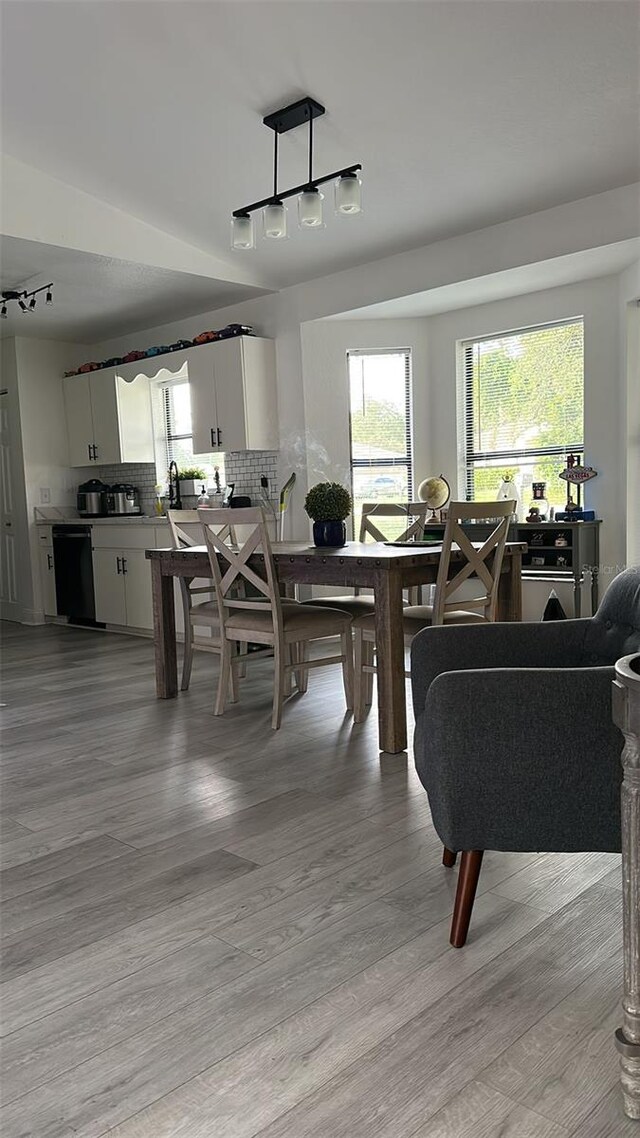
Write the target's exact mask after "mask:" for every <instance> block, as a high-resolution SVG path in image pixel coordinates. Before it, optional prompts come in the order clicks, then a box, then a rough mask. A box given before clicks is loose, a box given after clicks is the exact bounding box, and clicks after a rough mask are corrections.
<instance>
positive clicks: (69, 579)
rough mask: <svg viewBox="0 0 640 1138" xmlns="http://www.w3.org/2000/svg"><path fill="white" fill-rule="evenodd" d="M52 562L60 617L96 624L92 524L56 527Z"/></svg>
mask: <svg viewBox="0 0 640 1138" xmlns="http://www.w3.org/2000/svg"><path fill="white" fill-rule="evenodd" d="M53 563H54V567H55V575H56V601H57V604H58V616H67V617H69V620H73V621H76V622H87V623H91V624H95V619H96V602H95V596H94V592H93V560H92V557H91V526H73V525H69V526H54V527H53Z"/></svg>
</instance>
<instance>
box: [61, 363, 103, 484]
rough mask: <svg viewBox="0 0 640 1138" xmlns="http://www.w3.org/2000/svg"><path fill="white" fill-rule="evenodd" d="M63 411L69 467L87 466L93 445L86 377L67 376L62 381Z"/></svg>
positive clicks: (91, 455) (91, 457)
mask: <svg viewBox="0 0 640 1138" xmlns="http://www.w3.org/2000/svg"><path fill="white" fill-rule="evenodd" d="M63 384H64V410H65V415H66V419H67V435H68V438H69V465H70V466H89V464H90V463H91V462H93V450H92V449H91V448H92V447H93V445H94V441H95V440H94V437H93V416H92V414H91V392H90V387H89V376H88V375H68V376H67V377H66V378H65V379H64V380H63Z"/></svg>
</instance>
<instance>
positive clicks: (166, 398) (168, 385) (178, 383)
mask: <svg viewBox="0 0 640 1138" xmlns="http://www.w3.org/2000/svg"><path fill="white" fill-rule="evenodd" d="M183 385H186V386H187V387H188V386H189V380H188V378H187V379H182V378H180V379H171V380H168V381H167V382H164V383H161V384H160V392H161V398H162V427H163V439H164V445H165V452H166V456H167V467H169V466H170V464H171V463H172V462H173V461H174V456H173V454H172V445H171V444H172V443H179V442H183V441H184V440H185V439H190V440H191V450H192V452H193V423H192V424H191V432H190V433H189V434H182V435H179V434H176V433H175V432H174V431H172V429H171V428H172V425H173V420H174V419H175V409H174V405H173V390H174V388H176V387H182V386H183Z"/></svg>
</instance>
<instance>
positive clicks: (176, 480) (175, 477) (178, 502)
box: [169, 459, 182, 510]
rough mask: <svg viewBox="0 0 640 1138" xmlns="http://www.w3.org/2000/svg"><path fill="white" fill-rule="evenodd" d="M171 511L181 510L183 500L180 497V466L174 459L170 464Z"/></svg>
mask: <svg viewBox="0 0 640 1138" xmlns="http://www.w3.org/2000/svg"><path fill="white" fill-rule="evenodd" d="M169 509H170V510H181V509H182V499H181V497H180V477H179V474H178V464H177V462H175V461H174V460H173V459H172V461H171V462H170V463H169Z"/></svg>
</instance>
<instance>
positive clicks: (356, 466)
mask: <svg viewBox="0 0 640 1138" xmlns="http://www.w3.org/2000/svg"><path fill="white" fill-rule="evenodd" d="M385 355H387V356H401V355H403V356H404V358H405V363H404V383H405V391H404V410H405V457H404V458H402V459H397V458H379V457H375V458H368V459H367V458H354V455H353V429H352V422H351V368H350V360H351V358H352V357H353V358H360V359H362V358H366V357H367V356H385ZM412 366H413V361H412V351H411V348H409V347H393V348H389V347H387V348H348V349H347V382H348V385H349V477H350V481H351V496H352V498H353V500H354V501H355V496H354V482H353V474H354V470H366V469H370V468H371V467H378V466H382V467H388V468H389V469H394V468H396V467H401V468H402V469H404V468H405V467H406V470H407V501H408V502H411V501H413V370H412Z"/></svg>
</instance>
